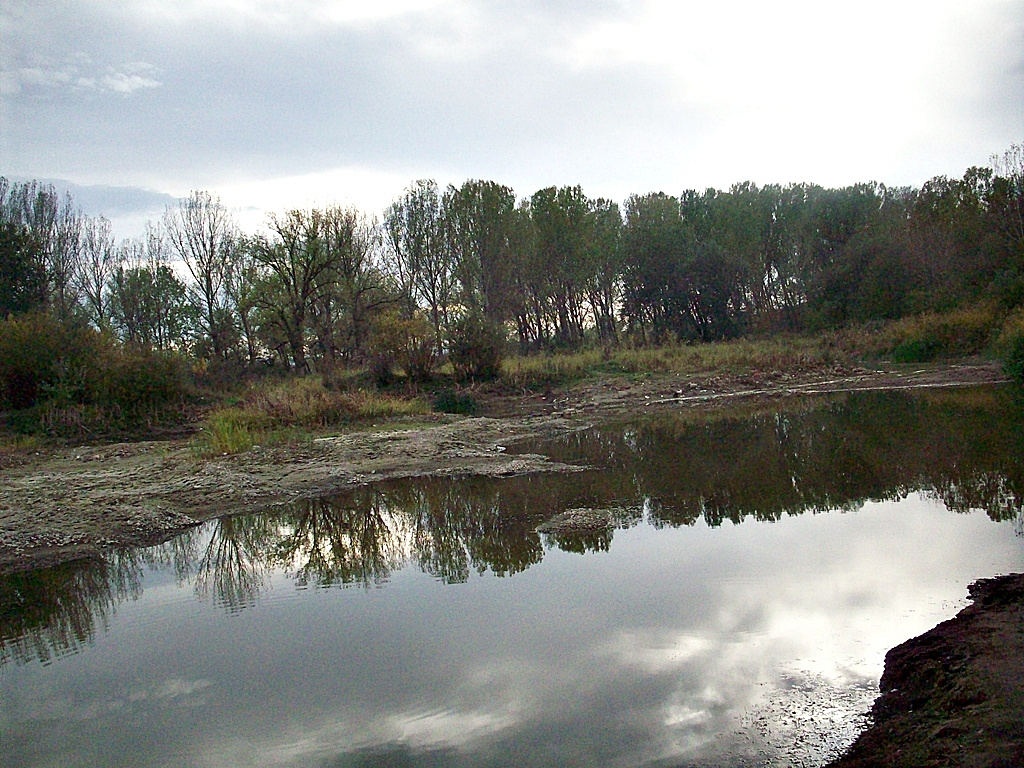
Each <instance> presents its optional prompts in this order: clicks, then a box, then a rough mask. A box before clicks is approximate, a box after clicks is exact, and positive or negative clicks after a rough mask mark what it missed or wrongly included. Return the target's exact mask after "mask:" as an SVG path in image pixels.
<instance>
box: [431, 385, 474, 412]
mask: <svg viewBox="0 0 1024 768" xmlns="http://www.w3.org/2000/svg"><path fill="white" fill-rule="evenodd" d="M434 410H435V411H437V412H438V413H459V414H462V415H464V416H474V415H475V414H476V412H477V403H476V399H475V398H474V397H473V395H471V394H469V393H468V392H456V391H455V390H452V389H442V390H441V391H440V392H438V393H437V396H436V397H435V398H434Z"/></svg>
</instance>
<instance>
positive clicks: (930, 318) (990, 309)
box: [836, 304, 1003, 363]
mask: <svg viewBox="0 0 1024 768" xmlns="http://www.w3.org/2000/svg"><path fill="white" fill-rule="evenodd" d="M1002 319H1003V318H1002V315H1001V314H1000V312H999V309H998V307H996V306H995V305H994V304H980V305H976V306H973V307H966V308H962V309H957V310H953V311H952V312H947V313H943V314H938V313H934V312H929V313H925V314H923V315H916V316H914V317H905V318H903V319H901V320H897V321H895V322H892V323H889V324H887V325H882V326H861V327H859V328H849V329H846V330H843V331H841V332H840V333H839V334H837V337H836V338H837V344H838V345H839V346H840V347H842V348H844V349H845V350H847V351H848V352H850V353H851V354H854V355H856V356H858V357H865V358H887V359H891V360H893V361H894V362H897V363H927V362H931V361H933V360H942V359H950V358H958V357H969V356H971V355H978V354H983V353H985V352H986V351H988V350H989V349H990V348H991V345H992V340H993V337H994V336H995V335H996V333H997V332H998V329H999V326H1000V324H1001V322H1002Z"/></svg>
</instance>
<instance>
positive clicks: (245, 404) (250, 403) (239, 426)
mask: <svg viewBox="0 0 1024 768" xmlns="http://www.w3.org/2000/svg"><path fill="white" fill-rule="evenodd" d="M428 410H429V409H428V407H427V405H426V403H425V402H424V401H423V400H421V399H420V398H401V397H395V396H393V395H386V394H381V393H377V392H367V391H364V390H357V391H353V392H342V391H338V390H335V389H327V388H326V387H324V385H323V383H322V382H321V380H320V379H319V378H315V377H305V378H301V379H291V380H288V381H285V382H279V383H276V384H273V385H264V386H257V387H255V388H253V389H252V390H251V391H249V392H248V393H246V394H245V395H244V396H243V397H242V398H241V400H240V401H239V402H238V403H237V404H235V405H232V406H227V407H223V408H218V409H216V410H214V411H212V412H211V413H210V414H209V415H208V416H207V418H206V421H205V423H204V425H203V427H202V429H201V431H200V434H199V437H198V438H197V440H196V444H195V447H196V452H197V453H198V454H199V455H203V456H210V455H223V454H235V453H242V452H244V451H247V450H249V449H250V448H252V447H253V446H254V445H275V444H280V443H283V442H292V441H297V440H303V439H308V438H309V437H310V436H311V435H312V434H313V433H316V432H318V431H322V430H324V429H328V428H331V427H337V426H341V425H347V424H358V423H361V422H366V421H372V420H375V419H388V418H394V417H397V416H409V415H419V414H423V413H427V412H428Z"/></svg>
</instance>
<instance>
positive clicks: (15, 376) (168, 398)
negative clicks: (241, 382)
mask: <svg viewBox="0 0 1024 768" xmlns="http://www.w3.org/2000/svg"><path fill="white" fill-rule="evenodd" d="M188 389H189V378H188V372H187V369H186V366H185V364H184V361H183V360H182V359H181V358H180V357H179V356H177V355H174V354H158V353H151V352H146V351H139V350H137V349H134V348H130V347H125V346H122V345H119V344H117V343H116V342H115V341H114V340H113V339H111V338H110V337H109V336H105V335H103V334H101V333H99V332H97V331H95V330H93V329H92V328H89V327H88V326H85V325H81V324H76V323H61V322H60V321H58V320H56V319H55V318H54V317H52V316H51V315H44V314H32V315H25V316H23V317H20V318H16V319H9V320H6V321H0V409H3V410H5V411H9V412H11V417H10V418H11V421H12V422H13V424H14V425H15V427H16V428H18V429H20V430H22V431H26V432H36V431H39V432H43V433H46V434H52V435H56V436H65V437H84V436H86V435H89V434H97V433H110V432H115V431H121V430H124V429H135V428H138V427H140V426H142V427H146V426H152V425H154V424H156V423H161V422H164V421H168V420H171V421H173V420H176V419H177V418H179V417H180V415H181V408H182V405H183V402H184V399H185V396H186V394H187V392H188Z"/></svg>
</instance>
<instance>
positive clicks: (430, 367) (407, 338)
mask: <svg viewBox="0 0 1024 768" xmlns="http://www.w3.org/2000/svg"><path fill="white" fill-rule="evenodd" d="M371 348H372V351H373V357H372V360H371V367H372V372H373V374H374V377H375V378H376V380H377V382H378V384H380V385H381V386H386V385H387V384H388V383H390V377H391V364H392V363H393V362H397V363H398V365H399V366H401V368H402V369H403V370H404V371H405V375H406V377H407V378H408V379H409V380H410V381H412V382H416V383H423V382H426V381H429V380H430V378H431V376H432V375H433V373H434V366H435V364H436V363H437V335H436V334H435V333H434V327H433V326H432V325H431V324H430V321H429V320H427V318H426V317H425V316H424V315H423V314H422V313H421V312H417V313H416V314H415V315H414V316H413V317H412V318H403V317H400V316H399V315H397V314H394V313H390V314H386V315H382V316H381V317H379V318H378V319H377V321H376V323H375V324H374V328H373V334H372V339H371Z"/></svg>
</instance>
